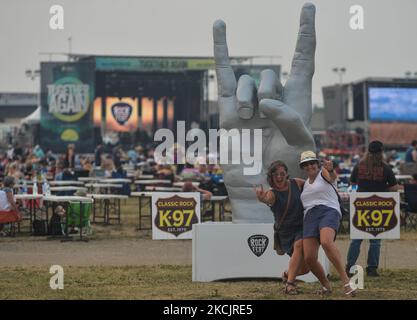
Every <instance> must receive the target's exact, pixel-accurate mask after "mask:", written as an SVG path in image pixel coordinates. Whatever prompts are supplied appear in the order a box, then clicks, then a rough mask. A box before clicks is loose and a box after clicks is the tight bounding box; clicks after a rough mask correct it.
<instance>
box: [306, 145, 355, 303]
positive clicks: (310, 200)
mask: <svg viewBox="0 0 417 320" xmlns="http://www.w3.org/2000/svg"><path fill="white" fill-rule="evenodd" d="M300 167H301V168H302V169H303V170H304V171H305V173H306V174H307V176H308V178H307V180H306V181H305V183H304V188H303V192H302V193H301V201H302V203H303V206H304V224H303V249H304V259H305V261H306V263H307V265H308V266H309V267H310V269H311V271H312V272H313V273H314V275H315V276H316V277H317V278H318V279H319V281H320V283H321V284H322V289H320V291H319V293H320V294H329V293H331V285H330V282H329V280H328V279H327V277H326V274H325V272H324V269H323V267H322V265H321V264H320V262H319V261H318V252H319V247H320V245H321V246H322V247H323V250H324V252H325V253H326V256H327V258H328V259H329V260H330V262H331V263H332V264H333V265H334V267H335V268H336V270H337V272H338V273H339V276H340V278H341V280H342V282H343V285H344V290H345V294H346V295H354V293H355V290H354V289H352V288H351V286H350V284H349V277H348V276H347V274H346V272H345V266H344V264H343V262H342V258H341V255H340V252H339V250H338V248H337V246H336V245H335V239H336V234H337V231H338V230H339V225H340V219H341V217H342V213H341V209H340V203H339V197H338V194H337V191H336V189H335V187H334V186H333V185H332V184H333V183H334V182H335V181H336V178H337V176H336V173H335V172H334V170H333V162H332V161H326V160H325V161H324V163H323V167H322V168H321V166H320V162H319V160H318V159H317V157H316V154H315V153H314V152H313V151H305V152H303V153H302V154H301V158H300Z"/></svg>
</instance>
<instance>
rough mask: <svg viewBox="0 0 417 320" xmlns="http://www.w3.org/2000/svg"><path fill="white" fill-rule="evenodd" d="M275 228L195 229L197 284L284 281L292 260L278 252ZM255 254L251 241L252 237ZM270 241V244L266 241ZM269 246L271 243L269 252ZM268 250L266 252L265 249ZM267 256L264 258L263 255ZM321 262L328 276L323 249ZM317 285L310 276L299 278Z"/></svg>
mask: <svg viewBox="0 0 417 320" xmlns="http://www.w3.org/2000/svg"><path fill="white" fill-rule="evenodd" d="M272 227H273V224H269V223H265V224H234V223H231V222H213V223H211V222H209V223H200V224H195V225H194V226H193V245H192V250H193V281H197V282H209V281H214V280H222V279H237V278H280V277H281V274H282V272H283V271H284V270H287V268H288V261H289V256H288V255H284V256H279V255H277V253H276V252H275V250H274V237H273V229H272ZM252 236H254V237H253V238H252V241H250V242H251V244H252V247H255V248H254V249H253V250H254V251H255V252H256V253H257V254H258V255H259V256H257V254H255V253H254V252H253V251H252V249H251V245H250V244H249V243H248V239H249V238H250V237H252ZM265 237H266V238H268V240H266V238H265ZM266 242H268V244H267V246H266V248H265V245H266ZM264 248H265V249H264ZM263 249H264V252H263V253H262V254H261V252H262V251H263ZM319 261H320V262H321V264H322V265H323V268H324V270H325V272H326V274H328V273H329V262H328V260H327V258H326V256H325V254H324V252H323V250H322V249H321V248H320V251H319ZM297 279H298V280H302V281H305V282H314V281H317V278H316V277H315V276H314V275H313V274H312V273H311V272H310V273H308V274H306V275H304V276H300V277H298V278H297Z"/></svg>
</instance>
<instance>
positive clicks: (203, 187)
mask: <svg viewBox="0 0 417 320" xmlns="http://www.w3.org/2000/svg"><path fill="white" fill-rule="evenodd" d="M127 167H129V168H131V170H130V172H131V173H132V172H133V176H129V178H132V180H136V179H137V178H139V177H140V175H142V174H146V175H152V176H153V177H154V178H155V179H164V180H170V181H171V182H176V181H184V182H185V183H184V187H183V191H185V192H186V191H198V192H200V193H201V195H202V198H203V199H210V197H211V196H212V195H213V194H226V189H225V187H224V184H223V182H222V179H223V176H222V171H221V169H220V167H219V166H218V165H213V164H204V163H196V164H194V165H191V164H188V163H187V164H186V165H171V164H161V163H159V164H158V163H156V162H155V159H154V148H153V147H152V146H149V145H147V146H146V147H143V146H141V145H137V146H132V147H131V148H127V150H124V149H123V148H122V147H121V146H120V145H119V146H115V147H114V148H111V149H109V148H108V147H107V146H104V145H102V144H99V145H98V146H97V147H96V148H95V151H94V154H80V153H78V152H77V150H76V148H75V145H74V144H68V146H67V148H66V152H65V153H62V154H57V153H54V152H53V151H52V150H47V151H46V152H45V151H44V150H43V149H42V148H41V147H40V146H39V145H36V146H34V147H32V146H30V145H27V146H25V147H22V146H19V145H18V144H15V145H9V147H8V148H7V150H5V151H4V152H2V153H0V182H1V183H2V189H1V190H0V212H3V211H11V212H15V216H16V221H17V219H18V215H19V212H18V209H17V207H16V206H15V204H14V201H12V199H13V196H12V195H13V189H14V186H15V185H16V184H19V185H20V186H22V185H23V182H24V181H26V182H28V181H34V180H36V181H37V182H38V183H41V182H43V181H44V180H55V181H61V180H63V181H64V180H67V181H69V180H77V178H78V177H81V176H82V177H91V176H96V177H98V176H99V177H101V178H128V177H127V170H126V168H127ZM191 181H194V182H199V185H198V186H194V185H193V184H192V183H191ZM115 191H117V192H118V193H121V194H125V195H130V192H131V185H130V184H129V183H123V188H122V189H121V190H115ZM64 193H65V194H64ZM67 193H68V192H66V191H64V192H63V193H62V195H69V193H68V194H67ZM2 218H3V221H6V220H10V217H6V215H5V214H1V217H0V231H1V233H0V234H2V235H4V234H5V231H3V230H2V229H3V228H4V223H2Z"/></svg>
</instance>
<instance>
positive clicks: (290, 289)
mask: <svg viewBox="0 0 417 320" xmlns="http://www.w3.org/2000/svg"><path fill="white" fill-rule="evenodd" d="M284 293H285V294H288V295H290V296H294V295H297V294H298V291H297V285H296V284H295V283H294V282H289V281H287V283H286V284H285V288H284Z"/></svg>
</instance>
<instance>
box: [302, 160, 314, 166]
mask: <svg viewBox="0 0 417 320" xmlns="http://www.w3.org/2000/svg"><path fill="white" fill-rule="evenodd" d="M315 164H318V163H317V161H316V160H311V161H307V162H304V163H302V164H301V168H304V167H307V166H312V165H315Z"/></svg>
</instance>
